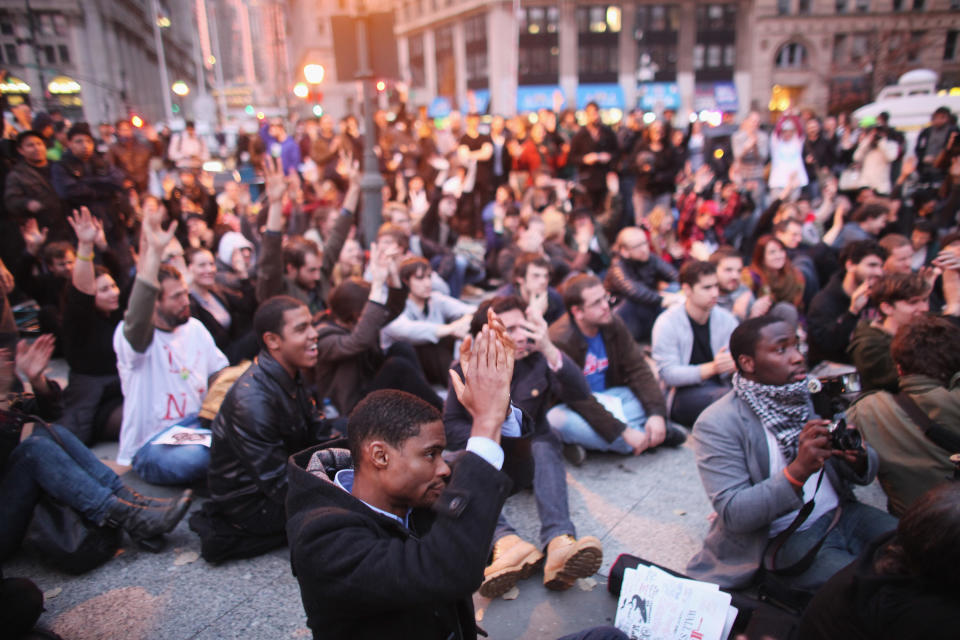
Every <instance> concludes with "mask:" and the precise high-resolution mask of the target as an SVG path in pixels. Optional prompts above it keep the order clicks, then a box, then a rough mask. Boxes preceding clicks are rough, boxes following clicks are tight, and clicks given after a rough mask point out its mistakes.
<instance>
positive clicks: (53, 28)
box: [0, 0, 198, 123]
mask: <svg viewBox="0 0 960 640" xmlns="http://www.w3.org/2000/svg"><path fill="white" fill-rule="evenodd" d="M154 4H156V6H157V7H159V8H160V11H159V13H160V15H154V8H153V6H154ZM156 20H160V22H159V23H158V24H161V25H162V28H161V34H162V36H161V37H162V38H163V48H164V52H165V56H164V57H165V59H166V63H167V69H168V76H169V78H170V82H171V83H174V82H176V81H178V80H179V81H182V82H184V83H186V84H187V86H189V87H193V88H196V82H197V77H198V71H197V69H198V65H197V64H196V62H197V60H198V57H197V50H196V48H195V43H196V40H197V38H196V33H197V28H196V23H195V21H194V15H193V6H192V3H188V2H179V1H173V0H166V1H164V2H158V3H154V1H153V0H29V1H26V2H25V1H24V0H0V68H2V69H4V70H5V71H6V72H7V74H8V75H7V79H6V81H5V82H3V83H0V92H2V93H4V94H5V96H6V98H7V102H8V104H10V105H14V104H18V103H20V102H24V101H28V102H29V103H30V104H31V106H32V107H33V109H34V111H42V110H50V109H54V108H57V109H60V110H61V111H63V112H64V113H65V114H66V115H67V116H68V117H69V118H71V119H74V120H86V121H88V122H93V123H96V122H101V121H111V122H112V121H113V120H116V119H118V118H123V117H128V116H129V115H130V114H132V113H136V114H139V115H141V116H142V117H143V118H146V119H148V120H163V119H165V114H164V99H163V94H162V93H161V92H162V91H169V90H170V87H162V86H161V83H160V81H159V71H158V70H159V62H158V61H159V57H158V55H157V47H156V46H155V39H154V22H155V21H156ZM176 98H177V97H176V96H173V99H174V100H175V99H176Z"/></svg>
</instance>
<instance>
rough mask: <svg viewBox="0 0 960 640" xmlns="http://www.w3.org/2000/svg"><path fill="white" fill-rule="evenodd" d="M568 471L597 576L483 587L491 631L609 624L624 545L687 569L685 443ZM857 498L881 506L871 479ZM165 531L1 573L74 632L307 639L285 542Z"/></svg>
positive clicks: (694, 527) (17, 561)
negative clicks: (236, 557) (155, 548)
mask: <svg viewBox="0 0 960 640" xmlns="http://www.w3.org/2000/svg"><path fill="white" fill-rule="evenodd" d="M114 450H115V445H113V446H112V447H111V446H99V447H97V449H96V451H97V453H98V455H100V456H101V457H102V458H106V457H109V456H110V455H111V454H112V452H113V451H114ZM567 471H568V475H567V484H568V487H569V501H570V511H571V516H572V519H573V521H574V523H575V525H576V527H577V534H578V535H581V536H582V535H595V536H597V537H598V538H599V539H600V540H601V541H602V542H603V545H604V563H603V567H602V568H601V570H600V572H599V573H598V575H596V576H594V579H593V582H595V584H593V582H590V581H581V582H579V583H578V584H577V585H575V586H574V587H573V588H572V589H571V590H569V591H567V592H564V593H556V592H551V591H547V590H546V589H545V588H544V587H543V586H542V584H541V581H542V577H538V576H534V577H532V578H530V579H529V580H526V581H524V582H521V583H520V584H519V595H518V597H517V598H516V599H515V600H503V599H496V600H494V601H493V602H488V601H485V600H483V599H481V598H479V596H477V597H476V598H475V603H476V604H477V607H478V610H479V611H480V612H481V615H482V620H481V622H480V624H481V626H482V627H483V628H484V629H485V630H486V631H487V632H488V633H489V634H490V638H492V639H493V640H511V639H514V638H523V639H530V640H540V639H548V638H558V637H560V636H562V635H564V634H567V633H571V632H573V631H576V630H579V629H582V628H586V627H591V626H595V625H601V624H612V620H613V616H614V612H615V608H616V602H615V600H614V599H613V597H612V596H610V595H609V594H608V593H607V591H606V575H607V572H608V571H609V568H610V565H611V564H612V563H613V562H614V560H615V559H616V557H617V556H618V555H619V554H621V553H633V554H636V555H640V556H642V557H644V558H647V559H649V560H652V561H654V562H657V563H659V564H662V565H665V566H667V567H669V568H671V569H676V570H681V571H682V570H683V568H684V566H685V564H686V562H687V560H688V559H689V558H690V556H692V555H693V554H694V553H695V552H696V551H697V550H698V549H699V547H700V542H701V540H702V539H703V536H704V535H705V534H706V532H707V529H708V520H707V517H708V515H709V514H710V512H711V508H710V505H709V503H708V502H707V499H706V496H705V494H704V492H703V488H702V486H701V485H700V480H699V477H698V475H697V471H696V465H695V463H694V457H693V452H692V450H690V449H689V445H685V446H683V447H680V448H678V449H673V450H663V451H657V452H654V453H650V454H644V455H641V456H638V457H620V456H613V455H601V454H591V455H589V456H588V458H587V461H586V462H585V463H584V465H583V466H582V467H579V468H574V467H570V466H568V467H567ZM124 480H125V481H127V482H129V483H130V484H134V485H136V486H137V487H138V488H140V489H141V490H143V491H145V492H152V493H153V494H155V495H160V494H163V493H167V494H169V493H172V492H170V491H169V490H166V491H165V490H164V489H162V488H155V487H145V486H144V485H143V484H142V483H141V482H139V481H138V479H136V478H135V476H132V474H128V476H127V477H125V478H124ZM860 495H861V499H864V500H865V501H867V502H869V503H870V504H874V505H876V506H880V507H882V506H883V502H884V500H883V495H882V493H881V492H880V490H879V488H878V486H877V485H876V484H874V485H872V486H871V487H867V488H866V490H865V491H861V492H860ZM193 508H194V509H195V508H197V506H196V505H195V506H194V507H193ZM505 508H506V513H507V516H508V518H509V519H510V521H511V523H512V524H513V526H514V527H515V528H516V529H517V530H518V532H519V533H520V535H522V536H523V537H524V538H526V539H528V540H531V541H534V542H536V540H537V539H538V531H539V520H538V519H537V515H536V507H535V503H534V500H533V496H532V494H531V493H530V492H523V493H520V494H517V495H515V496H513V497H511V498H510V499H509V500H508V502H507V505H506V507H505ZM168 539H169V547H168V549H167V550H166V551H165V552H163V553H160V554H150V553H146V552H144V551H141V550H139V549H137V548H136V547H135V546H134V545H132V544H131V543H130V542H129V539H127V540H126V543H125V545H124V547H123V548H122V549H121V551H120V552H119V554H118V556H117V557H116V558H114V559H113V560H111V561H110V562H108V563H106V564H105V565H103V566H102V567H100V568H98V569H96V570H94V571H91V572H89V573H87V574H85V575H82V576H70V575H66V574H62V573H58V572H56V571H51V570H49V569H47V568H45V567H43V565H41V564H39V563H38V562H37V560H36V559H35V558H32V557H30V556H28V555H26V554H22V553H21V554H20V555H18V556H17V557H15V558H14V559H13V560H12V561H10V562H8V563H7V564H6V565H5V566H4V574H5V575H6V576H23V577H29V578H31V579H32V580H34V581H35V582H36V583H37V584H38V585H39V587H40V588H41V589H42V590H43V591H44V592H45V593H46V594H47V601H46V609H47V611H46V613H44V614H43V617H42V618H41V624H43V625H45V626H46V627H47V628H50V629H52V630H54V631H56V632H57V633H59V634H60V635H62V636H63V637H64V638H65V639H67V640H87V639H98V640H103V639H114V638H117V639H123V640H153V639H162V640H187V639H198V640H200V639H202V640H219V639H231V638H243V639H249V640H261V639H262V640H276V639H281V638H308V637H310V632H309V630H308V629H307V626H306V618H305V615H304V613H303V608H302V605H301V602H300V594H299V590H298V588H297V582H296V579H295V578H294V577H293V575H292V574H291V572H290V565H289V558H288V552H287V550H286V549H279V550H277V551H274V552H272V553H269V554H267V555H265V556H262V557H259V558H255V559H251V560H244V561H236V562H230V563H226V564H224V565H222V566H212V565H208V564H207V563H206V562H204V561H203V560H202V559H198V558H197V555H198V554H199V551H200V541H199V538H197V536H196V535H195V534H194V533H193V532H192V531H190V530H189V528H188V526H187V523H186V519H184V521H183V522H181V523H180V525H179V526H178V527H177V529H176V530H174V531H173V532H172V533H171V534H170V535H169V536H168Z"/></svg>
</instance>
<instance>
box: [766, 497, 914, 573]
mask: <svg viewBox="0 0 960 640" xmlns="http://www.w3.org/2000/svg"><path fill="white" fill-rule="evenodd" d="M841 508H842V509H843V511H842V512H841V514H840V521H839V522H837V525H836V526H835V527H834V528H833V529H831V530H830V533H828V534H827V538H826V540H824V542H823V546H821V547H820V551H818V552H817V555H816V558H814V560H813V564H812V565H810V567H809V568H808V569H807V570H806V571H804V572H803V573H801V574H800V575H798V576H792V577H784V578H783V579H784V581H785V582H787V583H788V584H789V585H790V586H792V587H794V588H796V589H801V590H804V591H816V590H817V589H819V588H820V587H821V586H823V584H824V583H825V582H826V581H827V580H829V579H830V578H832V577H833V575H834V574H835V573H837V571H840V569H843V568H844V567H845V566H847V565H848V564H850V563H851V562H853V561H854V560H856V559H857V556H859V555H860V553H861V552H863V550H864V548H865V547H866V546H867V544H869V543H870V542H871V541H873V540H874V539H876V538H877V537H878V536H880V535H883V534H884V533H887V532H889V531H892V530H893V529H894V528H896V526H897V519H896V518H894V517H893V516H891V515H890V514H889V513H887V512H886V511H881V510H879V509H876V508H874V507H871V506H869V505H865V504H862V503H860V502H845V503H844V504H843V506H842V507H841ZM833 516H834V512H833V511H830V512H829V513H825V514H824V515H822V516H821V517H820V518H819V519H818V520H817V521H816V522H814V523H813V524H812V525H810V527H809V528H807V529H805V530H803V531H797V532H795V533H794V534H793V535H792V536H790V537H789V538H787V541H786V542H785V543H784V544H783V547H781V548H780V552H779V553H778V554H777V566H779V567H789V566H790V565H791V564H793V563H795V562H797V561H798V560H800V558H802V557H803V556H804V554H805V553H806V552H807V551H808V550H809V549H810V548H811V547H813V545H815V544H816V543H817V541H818V540H820V538H822V537H823V534H824V532H825V531H826V530H827V528H828V527H829V526H830V523H831V522H832V521H833Z"/></svg>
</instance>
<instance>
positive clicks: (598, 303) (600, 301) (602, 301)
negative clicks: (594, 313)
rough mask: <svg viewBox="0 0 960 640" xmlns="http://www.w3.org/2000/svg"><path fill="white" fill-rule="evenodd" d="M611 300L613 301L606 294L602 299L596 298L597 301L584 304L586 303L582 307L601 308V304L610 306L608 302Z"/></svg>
mask: <svg viewBox="0 0 960 640" xmlns="http://www.w3.org/2000/svg"><path fill="white" fill-rule="evenodd" d="M612 299H613V297H612V296H611V295H610V294H609V293H608V294H606V295H605V296H602V297H600V298H597V299H596V300H594V301H593V302H586V303H584V305H583V307H584V308H585V309H586V308H592V307H599V306H601V305H603V304H610V301H611V300H612Z"/></svg>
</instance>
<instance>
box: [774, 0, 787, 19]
mask: <svg viewBox="0 0 960 640" xmlns="http://www.w3.org/2000/svg"><path fill="white" fill-rule="evenodd" d="M789 13H790V0H777V14H778V15H781V16H785V15H788V14H789Z"/></svg>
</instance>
